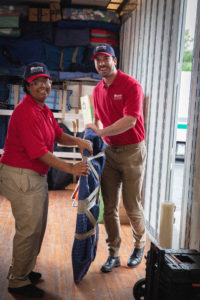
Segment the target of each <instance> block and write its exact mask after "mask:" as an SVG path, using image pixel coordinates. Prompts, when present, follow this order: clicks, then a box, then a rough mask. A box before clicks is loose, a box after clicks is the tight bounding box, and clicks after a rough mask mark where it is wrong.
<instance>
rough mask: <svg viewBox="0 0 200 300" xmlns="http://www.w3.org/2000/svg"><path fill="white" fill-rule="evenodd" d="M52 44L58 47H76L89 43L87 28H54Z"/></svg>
mask: <svg viewBox="0 0 200 300" xmlns="http://www.w3.org/2000/svg"><path fill="white" fill-rule="evenodd" d="M54 44H55V45H56V46H59V47H78V46H87V45H89V44H90V30H89V28H78V29H77V28H75V29H74V28H59V27H57V28H56V29H55V37H54Z"/></svg>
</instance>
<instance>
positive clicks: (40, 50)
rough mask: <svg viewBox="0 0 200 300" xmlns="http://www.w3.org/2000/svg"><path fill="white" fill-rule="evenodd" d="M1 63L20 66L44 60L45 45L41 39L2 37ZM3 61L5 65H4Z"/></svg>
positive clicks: (0, 40)
mask: <svg viewBox="0 0 200 300" xmlns="http://www.w3.org/2000/svg"><path fill="white" fill-rule="evenodd" d="M0 52H1V56H0V59H2V61H0V65H1V66H5V67H6V66H8V67H20V66H23V65H26V64H29V63H32V62H35V61H40V62H44V60H45V56H44V47H43V45H42V42H41V40H26V41H24V40H10V39H4V38H0ZM2 63H3V65H2Z"/></svg>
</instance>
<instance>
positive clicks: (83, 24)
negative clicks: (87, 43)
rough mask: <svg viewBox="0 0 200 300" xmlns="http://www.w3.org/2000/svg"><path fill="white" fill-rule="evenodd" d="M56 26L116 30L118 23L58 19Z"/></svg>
mask: <svg viewBox="0 0 200 300" xmlns="http://www.w3.org/2000/svg"><path fill="white" fill-rule="evenodd" d="M57 26H59V27H63V28H100V29H106V30H111V31H114V32H118V31H119V30H120V24H115V23H108V22H102V21H78V20H67V21H66V20H60V21H58V22H57Z"/></svg>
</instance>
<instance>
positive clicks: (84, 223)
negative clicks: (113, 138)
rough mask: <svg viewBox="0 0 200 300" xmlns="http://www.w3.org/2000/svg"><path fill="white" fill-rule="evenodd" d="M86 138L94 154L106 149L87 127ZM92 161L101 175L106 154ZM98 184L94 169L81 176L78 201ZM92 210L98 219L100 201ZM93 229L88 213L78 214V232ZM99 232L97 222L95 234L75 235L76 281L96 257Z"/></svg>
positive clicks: (73, 257) (82, 275) (73, 258)
mask: <svg viewBox="0 0 200 300" xmlns="http://www.w3.org/2000/svg"><path fill="white" fill-rule="evenodd" d="M84 139H87V140H89V141H91V142H92V144H93V155H94V156H95V155H97V154H98V153H99V152H102V151H104V150H105V144H104V142H103V141H102V139H101V138H100V137H99V136H98V135H97V134H95V133H94V132H93V130H91V129H86V131H85V134H84ZM84 155H85V156H87V157H89V156H90V154H89V152H88V151H87V150H85V151H84ZM91 162H92V164H93V166H94V168H95V170H96V171H97V173H98V175H99V176H101V174H102V171H103V168H104V163H105V156H101V157H99V158H96V159H93V160H91ZM97 186H99V181H98V180H97V178H96V177H95V175H94V173H93V171H92V170H90V174H89V175H88V176H87V177H82V176H81V177H80V180H79V192H78V201H81V200H84V199H86V198H87V197H89V195H90V194H91V193H92V192H93V191H94V190H95V188H96V187H97ZM90 212H91V213H92V215H93V216H94V218H95V220H96V221H97V220H98V217H99V201H98V203H96V204H94V206H93V207H92V208H91V209H90ZM91 229H93V225H92V224H91V222H90V221H89V219H88V217H87V215H86V214H84V213H83V214H77V220H76V233H77V234H84V233H87V232H88V231H90V230H91ZM98 232H99V229H98V223H96V232H95V233H94V234H93V235H91V236H89V237H87V238H85V239H81V240H80V239H77V238H76V236H75V239H74V244H73V248H72V266H73V273H74V281H75V282H76V283H79V282H80V280H81V279H82V278H83V277H84V276H85V274H86V273H87V271H88V269H89V267H90V265H91V263H92V261H93V260H94V259H95V256H96V250H97V242H98Z"/></svg>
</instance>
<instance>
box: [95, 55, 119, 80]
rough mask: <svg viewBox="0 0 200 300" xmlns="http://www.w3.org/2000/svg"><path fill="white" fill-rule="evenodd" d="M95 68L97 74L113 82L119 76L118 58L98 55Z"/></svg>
mask: <svg viewBox="0 0 200 300" xmlns="http://www.w3.org/2000/svg"><path fill="white" fill-rule="evenodd" d="M94 63H95V68H96V70H97V72H98V73H99V74H100V75H101V76H102V77H103V78H104V79H105V81H111V80H112V79H113V78H115V76H116V74H117V69H116V64H117V59H116V57H114V58H113V57H112V56H108V55H105V54H98V55H96V56H95V59H94Z"/></svg>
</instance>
